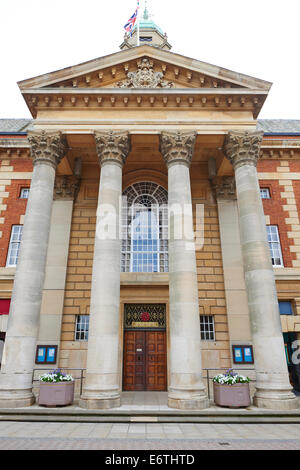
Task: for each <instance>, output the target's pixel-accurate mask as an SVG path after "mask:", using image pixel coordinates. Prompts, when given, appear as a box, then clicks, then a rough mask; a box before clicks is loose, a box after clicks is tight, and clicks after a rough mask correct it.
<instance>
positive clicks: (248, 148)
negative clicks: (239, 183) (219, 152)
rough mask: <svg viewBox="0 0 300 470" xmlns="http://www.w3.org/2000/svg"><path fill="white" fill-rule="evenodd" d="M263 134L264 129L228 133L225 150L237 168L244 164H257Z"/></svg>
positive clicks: (227, 156)
mask: <svg viewBox="0 0 300 470" xmlns="http://www.w3.org/2000/svg"><path fill="white" fill-rule="evenodd" d="M263 134H264V133H263V132H262V131H252V132H248V131H246V132H239V131H231V132H229V133H228V135H227V136H226V138H225V142H224V147H223V152H224V155H225V156H226V158H228V160H229V161H230V162H231V164H232V166H233V168H234V169H235V170H236V169H237V168H238V167H240V166H243V165H254V166H256V165H257V162H258V159H259V157H260V145H261V142H262V139H263Z"/></svg>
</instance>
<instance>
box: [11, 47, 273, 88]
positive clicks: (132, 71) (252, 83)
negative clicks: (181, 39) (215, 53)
mask: <svg viewBox="0 0 300 470" xmlns="http://www.w3.org/2000/svg"><path fill="white" fill-rule="evenodd" d="M143 60H144V61H145V60H147V61H148V63H147V67H148V72H149V73H148V79H149V80H148V81H147V80H144V81H143V74H140V77H139V76H138V73H139V72H140V71H141V63H143ZM149 64H150V65H149ZM145 72H147V70H145ZM128 75H130V76H128ZM152 79H153V80H152ZM151 80H152V81H151ZM18 85H19V87H20V89H21V91H22V92H23V93H24V92H26V90H28V91H29V90H30V89H41V88H42V89H45V88H52V89H53V88H68V89H70V88H84V89H89V88H90V89H95V88H96V89H99V88H100V89H101V88H118V87H119V88H175V89H176V88H180V89H199V88H205V89H210V88H211V89H218V88H219V89H220V88H221V89H224V88H228V89H230V88H235V89H241V88H242V89H246V90H251V89H253V90H262V91H263V90H264V91H268V90H269V89H270V87H271V83H269V82H266V81H263V80H259V79H256V78H253V77H249V76H247V75H243V74H240V73H236V72H232V71H230V70H226V69H224V68H221V67H217V66H214V65H211V64H207V63H205V62H201V61H198V60H195V59H190V58H188V57H185V56H182V55H179V54H175V53H173V52H169V51H165V50H161V49H158V48H155V47H151V46H145V45H143V46H139V47H135V48H133V49H130V50H124V51H120V52H117V53H115V54H111V55H108V56H105V57H101V58H98V59H94V60H91V61H89V62H85V63H83V64H79V65H75V66H72V67H67V68H65V69H62V70H58V71H55V72H51V73H47V74H44V75H41V76H38V77H34V78H31V79H28V80H23V81H21V82H19V83H18Z"/></svg>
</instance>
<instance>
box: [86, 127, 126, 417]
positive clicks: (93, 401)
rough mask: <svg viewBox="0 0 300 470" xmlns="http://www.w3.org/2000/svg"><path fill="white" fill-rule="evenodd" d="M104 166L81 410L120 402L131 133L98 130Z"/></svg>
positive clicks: (102, 164) (112, 406)
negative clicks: (125, 175) (123, 218)
mask: <svg viewBox="0 0 300 470" xmlns="http://www.w3.org/2000/svg"><path fill="white" fill-rule="evenodd" d="M95 140H96V148H97V154H98V157H99V161H100V165H101V175H100V190H99V198H98V209H97V226H96V238H95V247H94V261H93V281H92V293H91V309H90V328H89V339H88V354H87V371H86V382H85V387H84V390H83V394H82V396H81V399H80V402H79V405H80V406H81V407H82V408H89V409H93V408H98V409H104V408H115V407H118V406H120V385H119V384H120V364H119V347H120V318H119V310H120V271H121V266H120V254H121V241H120V237H119V205H120V199H121V196H122V167H123V164H124V163H125V161H126V158H127V155H128V153H129V150H130V140H129V134H128V133H127V132H123V133H115V132H108V133H105V134H104V133H103V134H102V133H98V132H97V133H95Z"/></svg>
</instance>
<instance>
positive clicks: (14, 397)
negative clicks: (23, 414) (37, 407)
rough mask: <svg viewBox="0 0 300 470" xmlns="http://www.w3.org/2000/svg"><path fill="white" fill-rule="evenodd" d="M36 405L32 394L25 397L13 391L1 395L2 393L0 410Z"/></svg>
mask: <svg viewBox="0 0 300 470" xmlns="http://www.w3.org/2000/svg"><path fill="white" fill-rule="evenodd" d="M34 403H35V397H34V395H33V394H32V393H31V394H24V395H23V396H22V395H21V394H19V393H18V392H16V391H15V390H12V391H11V392H5V393H1V391H0V408H25V407H27V406H32V405H33V404H34Z"/></svg>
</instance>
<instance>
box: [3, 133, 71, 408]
mask: <svg viewBox="0 0 300 470" xmlns="http://www.w3.org/2000/svg"><path fill="white" fill-rule="evenodd" d="M28 140H29V142H30V144H31V155H32V159H33V174H32V181H31V187H30V195H29V199H28V203H27V210H26V216H25V220H24V228H23V235H22V243H21V247H20V254H19V260H18V265H17V269H16V275H15V281H14V287H13V294H12V301H11V307H10V313H9V319H8V329H7V333H6V340H5V357H4V361H3V364H2V369H1V374H0V407H23V406H29V405H31V404H32V403H33V402H34V396H33V393H32V372H33V368H34V361H35V349H36V340H37V335H38V329H39V319H40V308H41V299H42V290H43V284H44V277H45V265H46V256H47V247H48V237H49V231H50V218H51V209H52V200H53V187H54V179H55V170H56V166H57V164H58V163H59V162H60V160H61V159H62V157H63V155H64V153H65V149H66V142H65V140H64V139H63V137H62V135H61V134H60V133H59V132H52V133H46V132H44V131H43V132H41V133H31V134H30V135H29V136H28Z"/></svg>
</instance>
